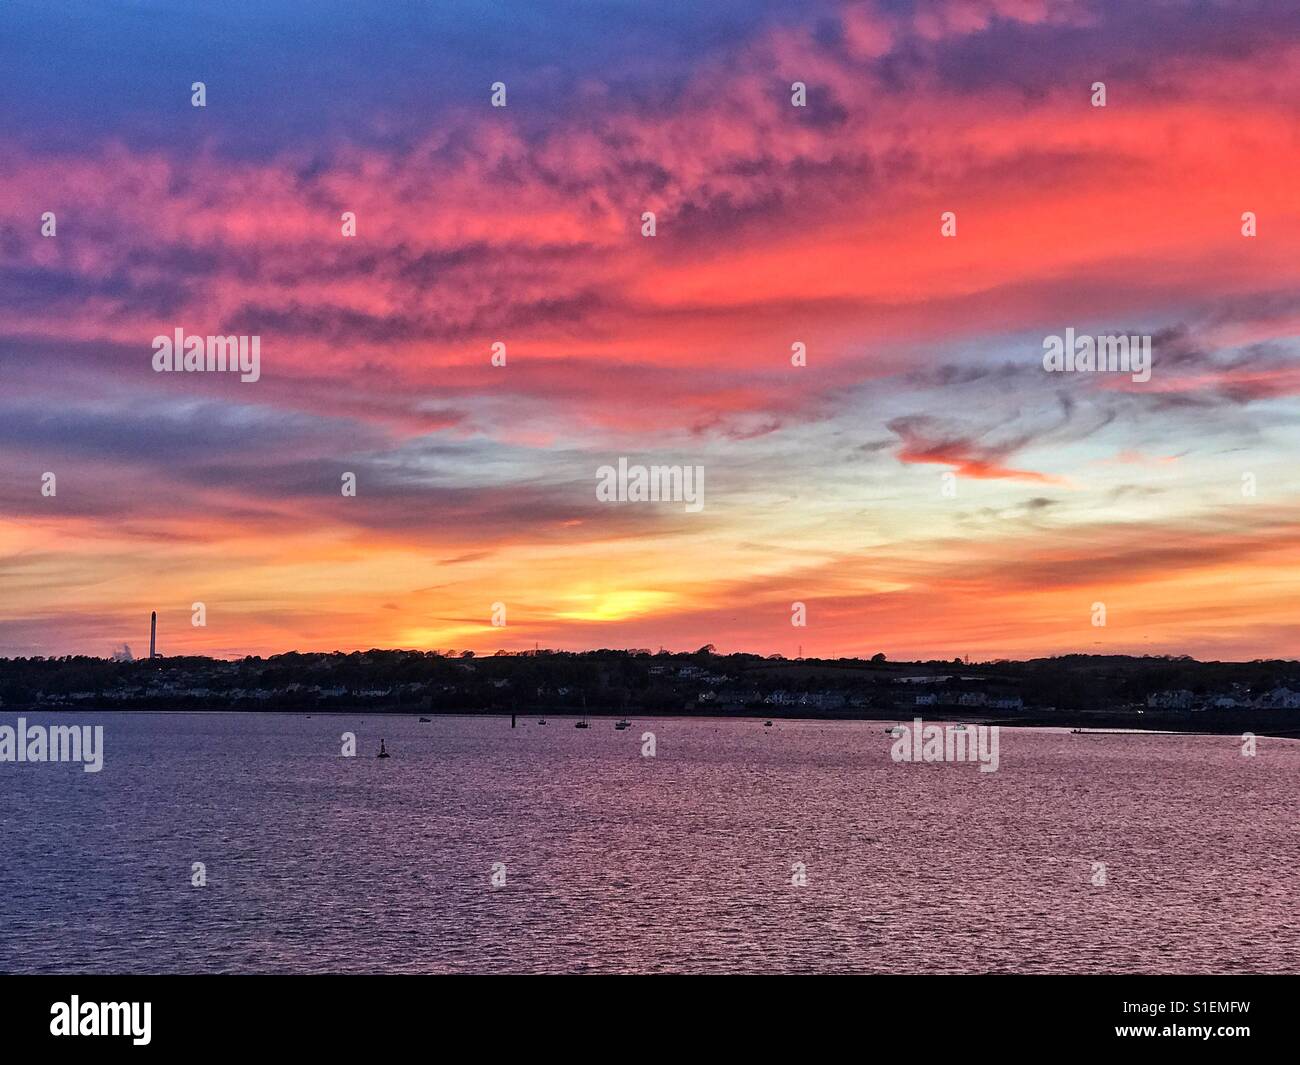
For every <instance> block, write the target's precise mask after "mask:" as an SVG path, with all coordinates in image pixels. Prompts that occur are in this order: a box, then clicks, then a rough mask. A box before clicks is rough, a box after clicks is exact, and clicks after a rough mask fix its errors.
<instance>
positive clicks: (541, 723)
mask: <svg viewBox="0 0 1300 1065" xmlns="http://www.w3.org/2000/svg"><path fill="white" fill-rule="evenodd" d="M537 723H538V724H539V725H545V724H546V718H542V719H541V720H540V721H539V722H537Z"/></svg>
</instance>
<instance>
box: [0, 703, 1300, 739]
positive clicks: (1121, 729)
mask: <svg viewBox="0 0 1300 1065" xmlns="http://www.w3.org/2000/svg"><path fill="white" fill-rule="evenodd" d="M972 710H977V711H978V712H976V713H972V712H971V711H972ZM921 711H926V712H924V713H923V712H921ZM86 713H91V714H249V715H270V714H284V715H292V716H295V717H358V716H360V717H409V718H417V719H418V718H420V717H431V718H432V717H482V718H498V719H508V718H509V717H510V716H511V711H509V710H504V711H503V710H495V709H494V710H473V709H457V710H447V709H440V710H429V709H424V710H408V709H405V708H398V707H383V706H368V707H355V708H338V707H329V708H322V707H316V708H311V709H303V708H284V707H277V708H269V707H260V706H259V707H175V708H171V709H168V708H166V707H104V706H99V707H75V708H74V707H67V706H22V707H16V706H5V707H0V714H3V715H5V716H9V715H19V714H51V715H60V716H65V715H72V716H75V715H77V714H86ZM1283 715H1288V712H1287V711H1278V710H1256V709H1241V710H1232V711H1210V710H1203V711H1154V710H1146V711H1145V712H1144V713H1143V714H1142V719H1141V720H1140V721H1138V720H1135V718H1136V717H1137V716H1138V715H1137V714H1136V712H1135V711H1133V710H1127V711H1122V710H1095V711H1087V710H1085V711H1079V710H1070V711H1053V712H1026V711H1023V710H1020V711H1005V712H1003V713H1001V714H999V713H997V712H996V711H994V712H990V710H989V708H987V707H978V708H976V707H963V706H938V705H935V706H924V707H917V708H916V712H913V713H902V714H900V713H897V712H893V711H890V710H887V709H886V708H884V707H855V708H853V709H852V710H841V711H827V710H820V711H818V710H811V709H809V710H805V709H803V708H796V707H781V708H776V707H773V708H772V709H771V710H770V711H767V710H763V711H758V710H753V709H750V708H747V707H740V708H736V709H734V710H727V709H724V708H718V707H714V708H711V709H710V710H709V711H707V712H700V711H698V710H685V709H682V710H673V709H663V710H632V709H626V708H625V709H621V710H618V709H615V710H606V709H600V708H593V709H590V710H586V711H583V710H575V709H573V708H572V707H555V708H552V709H547V708H538V707H529V708H528V710H527V711H514V716H516V717H517V718H518V719H519V720H520V722H521V723H523V724H527V723H528V722H529V721H536V720H537V719H539V718H546V717H553V718H556V719H567V720H575V721H576V720H579V719H581V718H584V717H585V718H598V719H602V720H603V719H611V720H614V719H618V718H627V719H628V720H629V721H632V722H633V723H634V724H635V722H636V719H637V718H638V717H640V718H641V719H646V718H695V719H698V720H703V721H757V722H761V721H767V720H770V721H891V722H894V723H902V724H906V723H910V722H911V721H913V720H914V719H916V718H921V720H923V721H925V722H927V723H928V722H936V723H940V722H964V723H965V724H969V725H997V726H999V727H1002V728H1059V729H1081V730H1083V733H1082V734H1083V735H1088V734H1092V735H1102V734H1106V733H1108V732H1109V733H1111V734H1115V733H1122V734H1126V735H1134V736H1142V735H1152V736H1157V735H1174V734H1177V735H1189V736H1241V735H1242V734H1244V733H1246V732H1250V733H1253V734H1254V735H1256V736H1260V737H1264V738H1272V739H1293V740H1300V721H1297V720H1296V716H1295V714H1294V712H1291V713H1290V714H1289V715H1288V716H1289V717H1290V720H1280V718H1281V717H1282V716H1283Z"/></svg>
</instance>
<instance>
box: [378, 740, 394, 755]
mask: <svg viewBox="0 0 1300 1065" xmlns="http://www.w3.org/2000/svg"><path fill="white" fill-rule="evenodd" d="M375 757H376V758H389V757H391V755H390V754H389V753H388V750H387V749H386V748H385V747H384V741H383V740H380V741H379V753H378V754H377V755H375Z"/></svg>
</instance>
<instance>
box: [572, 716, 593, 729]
mask: <svg viewBox="0 0 1300 1065" xmlns="http://www.w3.org/2000/svg"><path fill="white" fill-rule="evenodd" d="M573 727H574V728H591V726H590V725H588V724H587V721H586V719H585V718H584V719H583V720H581V721H575V722H574V725H573Z"/></svg>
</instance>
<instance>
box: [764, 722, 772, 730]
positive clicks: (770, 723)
mask: <svg viewBox="0 0 1300 1065" xmlns="http://www.w3.org/2000/svg"><path fill="white" fill-rule="evenodd" d="M763 727H764V728H771V727H772V722H770V721H764V722H763Z"/></svg>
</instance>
